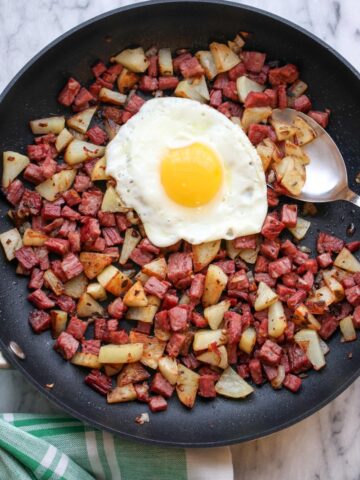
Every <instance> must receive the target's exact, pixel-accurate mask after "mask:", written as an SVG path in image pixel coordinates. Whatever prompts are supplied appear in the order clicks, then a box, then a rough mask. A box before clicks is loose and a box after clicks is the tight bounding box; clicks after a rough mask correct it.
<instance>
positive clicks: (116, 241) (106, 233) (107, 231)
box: [102, 227, 124, 247]
mask: <svg viewBox="0 0 360 480" xmlns="http://www.w3.org/2000/svg"><path fill="white" fill-rule="evenodd" d="M102 234H103V237H104V240H105V245H106V246H107V247H113V246H114V245H121V244H122V243H124V239H123V238H122V237H121V236H120V234H119V232H118V229H117V228H116V227H105V228H103V229H102Z"/></svg>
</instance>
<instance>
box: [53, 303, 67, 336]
mask: <svg viewBox="0 0 360 480" xmlns="http://www.w3.org/2000/svg"><path fill="white" fill-rule="evenodd" d="M50 319H51V334H52V336H53V337H54V338H57V337H58V336H59V335H60V333H61V332H63V331H64V330H65V328H66V324H67V319H68V314H67V313H66V312H64V311H62V310H51V312H50Z"/></svg>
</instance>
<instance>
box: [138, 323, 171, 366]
mask: <svg viewBox="0 0 360 480" xmlns="http://www.w3.org/2000/svg"><path fill="white" fill-rule="evenodd" d="M129 340H130V343H135V342H139V343H142V344H143V345H144V351H143V354H142V357H141V359H140V362H141V363H142V364H143V365H145V366H147V367H149V368H152V369H154V370H156V369H157V368H158V365H159V360H160V358H161V357H162V356H163V355H164V351H165V347H166V342H163V341H161V340H159V339H158V338H156V337H151V336H150V335H145V334H143V333H140V332H134V331H131V332H130V334H129Z"/></svg>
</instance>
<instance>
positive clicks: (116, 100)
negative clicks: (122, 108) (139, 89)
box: [99, 87, 127, 105]
mask: <svg viewBox="0 0 360 480" xmlns="http://www.w3.org/2000/svg"><path fill="white" fill-rule="evenodd" d="M99 100H100V101H101V102H104V103H111V104H112V105H124V104H125V103H126V100H127V95H124V94H123V93H119V92H115V91H114V90H110V89H109V88H105V87H103V88H102V89H101V90H100V92H99Z"/></svg>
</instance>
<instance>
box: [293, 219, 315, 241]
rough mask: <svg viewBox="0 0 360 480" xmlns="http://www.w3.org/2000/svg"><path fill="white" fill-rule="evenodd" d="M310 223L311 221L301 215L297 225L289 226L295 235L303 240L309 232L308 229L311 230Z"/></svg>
mask: <svg viewBox="0 0 360 480" xmlns="http://www.w3.org/2000/svg"><path fill="white" fill-rule="evenodd" d="M310 225H311V223H310V222H309V221H308V220H305V219H304V218H301V217H297V221H296V225H295V227H291V228H289V230H290V232H291V233H292V234H293V235H294V237H295V238H296V240H302V239H303V238H304V237H305V235H306V234H307V231H308V230H309V228H310Z"/></svg>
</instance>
